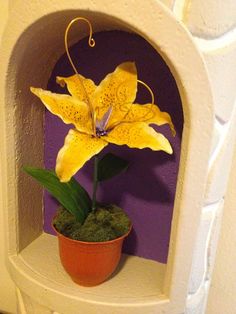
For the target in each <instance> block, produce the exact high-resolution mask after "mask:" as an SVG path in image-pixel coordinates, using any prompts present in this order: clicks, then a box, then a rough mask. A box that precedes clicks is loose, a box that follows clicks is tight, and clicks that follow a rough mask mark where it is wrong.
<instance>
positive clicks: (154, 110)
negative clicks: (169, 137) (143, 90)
mask: <svg viewBox="0 0 236 314" xmlns="http://www.w3.org/2000/svg"><path fill="white" fill-rule="evenodd" d="M129 109H130V110H129V111H128V113H127V115H125V116H124V117H123V121H124V122H145V123H147V124H156V125H158V126H161V125H163V124H169V126H170V129H171V131H172V134H173V135H175V134H176V131H175V127H174V124H173V122H172V120H171V117H170V115H169V114H168V113H167V112H164V111H161V110H160V109H159V108H158V106H157V105H155V104H146V105H139V104H131V105H130V107H129Z"/></svg>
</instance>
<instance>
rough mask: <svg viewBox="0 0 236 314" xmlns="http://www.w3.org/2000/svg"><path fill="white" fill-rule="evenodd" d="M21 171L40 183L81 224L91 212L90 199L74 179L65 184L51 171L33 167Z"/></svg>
mask: <svg viewBox="0 0 236 314" xmlns="http://www.w3.org/2000/svg"><path fill="white" fill-rule="evenodd" d="M23 170H24V171H25V172H26V173H28V174H29V175H31V176H32V177H33V178H34V179H36V180H37V181H38V182H39V183H41V185H42V186H43V187H44V188H45V189H46V190H47V191H48V192H49V193H50V194H51V195H52V196H53V197H55V198H56V199H57V200H58V202H59V203H60V204H61V205H62V206H63V207H64V208H66V209H67V210H68V211H69V212H70V213H71V214H72V215H74V216H75V217H76V218H77V219H78V221H79V222H80V223H81V224H82V223H83V222H84V220H85V218H86V217H87V215H88V213H89V211H90V210H91V199H90V197H89V195H88V193H87V192H86V190H85V189H84V188H83V187H82V186H81V185H80V184H79V183H78V182H77V181H76V180H75V179H74V178H72V179H71V180H70V181H69V182H67V183H62V182H60V180H59V179H58V177H57V176H56V174H55V172H54V171H53V170H47V169H40V168H34V167H23Z"/></svg>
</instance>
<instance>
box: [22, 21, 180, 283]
mask: <svg viewBox="0 0 236 314" xmlns="http://www.w3.org/2000/svg"><path fill="white" fill-rule="evenodd" d="M79 20H83V21H85V22H87V23H88V25H89V27H90V36H89V45H90V46H91V47H93V46H94V45H95V41H94V39H93V38H92V26H91V24H90V22H89V21H88V20H87V19H85V18H83V17H78V18H75V19H74V20H72V21H71V22H70V24H69V25H68V27H67V29H66V32H65V45H66V52H67V56H68V58H69V61H70V63H71V65H72V67H73V69H74V71H75V75H72V76H70V77H57V83H58V84H60V85H61V86H66V87H67V89H68V92H69V93H70V95H69V94H63V95H62V94H55V93H52V92H50V91H46V90H43V89H41V88H34V87H31V88H30V89H31V92H32V93H33V94H35V95H36V96H37V97H39V98H40V100H41V101H42V103H43V104H44V105H45V106H46V107H47V109H48V110H49V111H50V112H52V113H53V114H55V115H57V116H58V117H60V118H61V119H62V121H63V122H64V123H66V124H73V125H74V127H75V128H73V129H71V130H70V131H69V133H68V134H67V136H66V138H65V143H64V146H63V147H62V148H61V150H60V151H59V153H58V156H57V160H56V169H55V172H54V171H53V170H47V169H39V168H34V167H24V170H25V171H26V172H27V173H28V174H30V175H31V176H32V177H34V178H35V179H36V180H37V181H38V182H40V183H41V184H42V185H43V186H44V188H46V189H47V190H48V191H49V192H50V193H51V194H52V195H53V196H54V197H55V198H56V199H57V200H58V201H59V203H60V204H61V207H60V208H59V209H58V212H57V213H56V215H55V217H54V219H53V222H52V223H53V226H54V229H55V231H56V233H57V235H58V240H59V251H60V258H61V261H62V264H63V266H64V268H65V270H66V271H67V272H68V273H69V275H70V276H71V278H72V279H73V280H74V281H75V282H76V283H78V284H81V285H84V286H93V285H97V284H99V283H101V282H103V281H104V280H106V279H107V278H108V277H109V276H110V275H111V274H112V273H113V272H114V270H115V268H116V266H117V264H118V262H119V259H120V255H121V249H122V243H123V240H124V238H125V237H127V235H128V234H129V232H130V230H131V226H132V224H131V222H130V220H129V218H128V216H127V215H126V213H125V212H124V211H123V210H122V209H121V208H119V207H117V206H115V205H113V204H105V205H104V204H101V203H99V202H98V201H97V198H96V195H97V193H96V192H97V187H98V184H99V182H101V181H103V180H107V179H110V178H112V177H113V176H115V175H117V174H119V173H120V172H121V171H124V170H126V169H127V167H128V163H127V162H126V161H125V160H123V159H121V158H120V157H117V156H115V155H113V154H110V153H108V154H106V155H105V156H103V157H102V158H100V157H99V153H100V152H101V151H102V150H103V148H104V147H106V146H107V145H108V144H109V143H112V144H116V145H127V146H129V147H130V148H139V149H142V148H150V149H152V150H154V151H158V150H162V151H165V152H167V153H169V154H171V153H172V148H171V145H170V143H169V141H168V139H167V138H166V137H165V136H164V135H162V134H160V133H158V132H156V131H155V130H154V129H153V128H152V127H151V126H150V124H156V125H158V126H160V125H163V124H166V123H167V124H169V126H170V128H171V130H172V133H173V135H174V134H175V129H174V126H173V123H172V121H171V117H170V116H169V114H168V113H166V112H162V111H160V109H159V108H158V107H157V106H156V105H155V104H154V94H153V92H152V90H151V89H150V88H149V86H148V85H147V84H146V83H144V82H142V81H140V80H138V76H137V69H136V66H135V63H134V62H130V61H128V62H124V63H122V64H120V65H118V66H117V67H116V69H115V70H114V72H113V73H109V74H108V75H107V76H106V77H105V78H104V79H103V80H102V81H101V83H100V84H99V85H98V86H96V85H95V83H94V82H93V81H92V80H91V79H88V78H85V77H83V76H82V75H80V74H79V73H78V71H77V69H76V68H75V66H74V64H73V61H72V60H71V57H70V54H69V50H68V45H67V35H68V31H69V29H70V27H71V25H72V24H73V23H74V22H76V21H79ZM138 83H140V84H142V85H144V86H145V87H146V88H147V89H148V90H149V92H150V94H151V96H152V101H151V103H147V104H144V105H140V104H137V103H134V101H135V98H136V92H137V85H138ZM91 158H94V175H93V194H92V197H91V198H90V196H89V194H88V193H87V192H86V190H85V189H84V188H83V187H82V186H81V185H80V184H79V182H77V181H76V180H75V178H74V177H73V176H74V175H75V174H76V173H77V172H78V171H79V170H80V169H81V168H82V167H83V165H84V164H85V163H86V162H87V161H88V160H89V159H91Z"/></svg>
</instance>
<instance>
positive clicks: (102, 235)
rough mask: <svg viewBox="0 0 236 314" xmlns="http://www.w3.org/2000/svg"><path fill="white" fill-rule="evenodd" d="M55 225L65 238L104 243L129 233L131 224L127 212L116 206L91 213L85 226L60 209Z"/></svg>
mask: <svg viewBox="0 0 236 314" xmlns="http://www.w3.org/2000/svg"><path fill="white" fill-rule="evenodd" d="M53 225H54V226H55V228H56V229H57V231H58V232H60V233H62V234H64V235H65V236H67V237H69V238H71V239H74V240H80V241H86V242H103V241H109V240H113V239H116V238H118V237H120V236H122V235H124V234H125V233H127V232H128V230H129V228H130V225H131V222H130V219H129V218H128V216H127V215H126V214H125V212H124V211H123V210H122V209H121V208H119V207H117V206H115V205H107V206H101V207H99V208H98V209H97V210H96V211H94V212H91V213H90V214H89V215H88V217H87V218H86V220H85V222H84V224H83V225H81V224H80V223H79V222H78V221H76V219H75V217H74V216H73V215H72V214H70V213H69V212H68V211H67V210H66V209H64V208H59V210H58V212H57V215H56V217H55V218H54V220H53Z"/></svg>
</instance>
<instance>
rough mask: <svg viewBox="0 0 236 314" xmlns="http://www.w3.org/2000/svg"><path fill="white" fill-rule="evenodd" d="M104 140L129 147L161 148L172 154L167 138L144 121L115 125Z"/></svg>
mask: <svg viewBox="0 0 236 314" xmlns="http://www.w3.org/2000/svg"><path fill="white" fill-rule="evenodd" d="M103 139H104V140H106V141H108V142H109V143H113V144H116V145H127V146H129V147H131V148H140V149H142V148H146V147H147V148H151V149H152V150H156V151H157V150H163V151H165V152H167V153H168V154H172V152H173V151H172V148H171V146H170V143H169V141H168V140H167V138H166V137H165V136H164V135H162V134H160V133H157V132H156V131H155V130H154V129H153V128H151V127H150V126H148V125H147V124H146V123H145V122H134V123H122V124H120V125H118V126H116V127H115V128H114V129H113V130H112V131H111V132H109V134H108V135H107V136H104V137H103Z"/></svg>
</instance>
